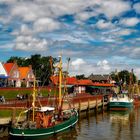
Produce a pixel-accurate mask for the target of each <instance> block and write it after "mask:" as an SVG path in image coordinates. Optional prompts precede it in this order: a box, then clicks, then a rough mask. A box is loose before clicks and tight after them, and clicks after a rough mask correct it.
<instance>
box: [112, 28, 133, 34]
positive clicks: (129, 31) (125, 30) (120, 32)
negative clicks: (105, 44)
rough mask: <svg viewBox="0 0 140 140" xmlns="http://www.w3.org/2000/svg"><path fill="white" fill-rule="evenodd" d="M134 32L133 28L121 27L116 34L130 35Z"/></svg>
mask: <svg viewBox="0 0 140 140" xmlns="http://www.w3.org/2000/svg"><path fill="white" fill-rule="evenodd" d="M132 32H134V30H131V29H123V28H122V29H121V30H119V31H117V32H114V34H116V35H121V36H124V35H130V34H131V33H132Z"/></svg>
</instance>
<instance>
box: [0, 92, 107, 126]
mask: <svg viewBox="0 0 140 140" xmlns="http://www.w3.org/2000/svg"><path fill="white" fill-rule="evenodd" d="M53 102H54V98H50V99H48V98H46V97H43V98H41V99H40V103H41V105H43V106H53ZM107 104H108V102H104V96H103V95H89V94H79V95H76V96H68V97H66V98H64V101H63V108H62V109H63V110H65V109H69V108H75V109H76V110H78V112H79V113H80V112H83V111H87V112H89V111H90V110H91V109H94V110H95V111H96V112H98V108H101V109H102V110H104V106H107ZM29 105H31V104H29V102H28V101H27V100H23V101H19V100H9V101H7V102H5V103H1V104H0V110H12V111H13V114H14V111H15V110H16V109H20V110H21V109H27V107H28V106H29ZM12 119H13V116H11V117H6V118H0V125H7V124H9V123H10V122H11V121H12ZM14 119H15V118H14Z"/></svg>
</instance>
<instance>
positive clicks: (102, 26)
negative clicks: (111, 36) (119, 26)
mask: <svg viewBox="0 0 140 140" xmlns="http://www.w3.org/2000/svg"><path fill="white" fill-rule="evenodd" d="M96 26H97V28H99V29H107V28H109V29H111V28H112V27H114V25H113V24H112V23H111V22H106V21H104V20H99V21H98V22H97V23H96Z"/></svg>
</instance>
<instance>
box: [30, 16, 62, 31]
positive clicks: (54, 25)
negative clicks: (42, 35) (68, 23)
mask: <svg viewBox="0 0 140 140" xmlns="http://www.w3.org/2000/svg"><path fill="white" fill-rule="evenodd" d="M33 26H34V27H33V28H34V31H35V32H44V31H53V30H55V29H58V28H59V26H60V24H59V23H58V22H56V21H54V20H53V19H50V18H41V19H38V20H37V21H35V22H34V25H33Z"/></svg>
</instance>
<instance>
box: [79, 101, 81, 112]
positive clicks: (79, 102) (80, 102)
mask: <svg viewBox="0 0 140 140" xmlns="http://www.w3.org/2000/svg"><path fill="white" fill-rule="evenodd" d="M80 112H81V100H80V101H79V114H80Z"/></svg>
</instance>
